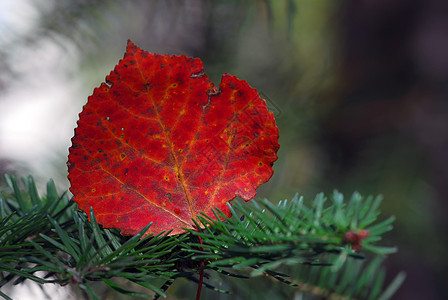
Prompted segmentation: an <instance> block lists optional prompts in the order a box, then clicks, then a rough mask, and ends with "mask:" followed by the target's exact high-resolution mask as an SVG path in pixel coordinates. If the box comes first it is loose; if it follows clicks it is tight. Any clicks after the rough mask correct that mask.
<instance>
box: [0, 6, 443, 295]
mask: <svg viewBox="0 0 448 300" xmlns="http://www.w3.org/2000/svg"><path fill="white" fill-rule="evenodd" d="M127 39H132V40H133V41H134V42H135V43H136V44H137V45H138V46H140V47H142V48H143V49H146V50H148V51H151V52H157V53H161V54H165V53H168V54H186V55H188V56H195V57H200V58H201V59H202V61H203V62H204V65H205V70H206V72H207V74H208V75H209V76H210V78H211V79H212V80H213V81H214V82H215V83H216V84H219V82H220V78H221V75H222V73H224V72H228V73H231V74H232V75H236V76H238V77H239V78H241V79H245V80H247V81H248V82H249V84H250V85H251V86H252V87H254V88H256V89H258V90H259V92H260V93H262V94H263V97H264V98H266V99H267V100H268V103H269V105H270V107H271V108H272V110H273V111H274V113H275V116H276V119H277V124H278V127H279V129H280V145H281V148H280V150H279V153H278V154H279V160H278V161H277V162H276V163H275V174H274V176H273V178H272V179H271V181H270V182H269V183H267V184H265V185H264V186H263V187H262V188H260V189H259V196H260V197H267V198H269V199H271V200H272V201H278V200H281V199H285V198H288V199H290V198H291V197H292V196H293V195H294V194H295V193H296V192H298V193H300V194H302V195H304V196H305V197H306V198H309V199H312V198H313V197H314V195H315V194H316V193H318V192H321V191H323V192H326V193H327V194H329V193H331V192H332V191H333V190H334V189H338V190H339V191H341V192H343V193H345V194H346V195H347V196H349V195H350V194H351V193H352V192H353V191H355V190H357V191H359V192H360V193H361V194H363V195H368V194H373V195H377V194H382V195H384V202H383V205H382V209H383V213H384V216H385V217H386V216H389V215H395V216H396V217H397V221H396V223H395V228H394V231H393V232H391V233H389V234H387V235H386V240H385V241H384V244H386V245H390V246H392V245H396V246H398V248H399V252H398V254H394V255H392V256H391V257H390V258H389V259H388V260H387V262H386V263H387V267H388V272H389V273H388V274H389V275H388V276H389V277H390V278H392V277H393V276H395V275H396V273H397V272H398V271H400V270H404V271H405V272H406V273H407V279H406V281H405V283H404V285H403V286H402V288H401V289H400V290H399V291H398V293H397V294H396V296H395V297H394V299H407V300H408V299H447V298H448V285H447V283H448V257H447V256H446V253H448V239H447V238H446V237H447V236H448V217H447V215H446V214H447V213H448V209H447V208H448V202H447V200H448V197H447V195H448V102H447V101H448V3H447V2H446V1H445V0H427V1H418V0H375V1H374V0H339V1H334V0H313V1H307V0H275V1H274V0H240V1H229V0H227V1H224V0H221V1H219V0H187V1H180V0H160V1H156V0H154V1H147V0H145V1H144V0H133V1H118V0H0V173H4V172H8V173H12V174H16V175H18V176H22V175H28V174H33V175H34V176H35V178H36V180H37V181H38V182H39V184H40V185H41V186H42V187H44V183H45V182H46V181H47V180H48V179H49V178H53V179H54V180H55V181H56V182H57V184H58V186H59V188H60V190H61V191H62V190H66V189H67V188H68V180H67V178H66V175H67V168H66V166H65V163H66V160H67V155H68V147H69V146H70V138H71V137H72V135H73V129H74V127H75V126H76V120H77V117H78V113H79V112H80V111H81V109H82V106H83V105H84V104H85V103H86V101H87V97H88V96H89V95H90V94H91V93H92V92H93V89H94V88H95V87H97V86H99V85H100V83H101V82H102V81H103V80H104V78H105V76H106V75H107V74H108V73H109V72H110V71H111V70H112V69H113V68H114V66H115V65H116V64H117V63H118V60H119V59H121V58H122V57H123V53H124V51H125V46H126V41H127ZM264 284H266V282H265V283H264ZM258 287H259V286H258ZM276 287H277V290H276V291H283V293H287V295H292V294H293V292H285V291H284V290H285V289H286V290H287V289H290V288H289V287H287V286H282V287H278V286H276ZM182 288H183V287H182V286H181V287H179V288H174V289H173V290H172V293H174V294H176V295H172V296H170V297H172V298H171V299H187V298H188V297H187V296H185V298H182V296H180V295H181V294H182ZM254 288H256V287H254ZM194 289H195V287H192V290H191V291H189V292H188V293H187V294H186V295H188V294H189V295H192V294H193V293H194ZM179 290H180V291H181V292H179ZM271 291H275V289H272V290H271ZM233 292H234V293H236V294H238V293H240V297H241V299H249V296H247V297H246V296H245V295H248V294H247V293H250V289H249V288H246V290H244V289H242V288H241V287H239V288H235V290H234V291H233ZM245 293H246V294H245ZM271 293H272V292H271ZM288 293H289V294H288ZM17 295H18V294H17ZM53 295H55V294H53ZM265 295H266V297H268V296H269V299H277V298H276V297H275V294H269V295H268V294H265ZM12 296H14V295H12ZM206 296H207V297H206V298H207V299H208V297H210V298H212V297H213V298H215V299H220V295H219V294H217V293H215V292H212V291H207V292H206ZM23 297H24V296H22V298H19V296H17V299H25V298H23ZM13 298H16V297H13ZM34 299H35V300H36V299H37V298H36V296H35V297H34ZM54 299H60V298H54ZM67 299H69V298H67ZM266 299H268V298H266ZM285 299H292V298H291V297H290V298H288V296H285Z"/></svg>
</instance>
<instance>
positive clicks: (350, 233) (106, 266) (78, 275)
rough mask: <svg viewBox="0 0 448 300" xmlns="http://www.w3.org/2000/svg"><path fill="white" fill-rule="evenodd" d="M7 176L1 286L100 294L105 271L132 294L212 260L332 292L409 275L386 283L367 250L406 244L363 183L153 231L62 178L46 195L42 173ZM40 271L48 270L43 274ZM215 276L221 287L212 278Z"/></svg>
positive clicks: (243, 272)
mask: <svg viewBox="0 0 448 300" xmlns="http://www.w3.org/2000/svg"><path fill="white" fill-rule="evenodd" d="M5 180H6V183H7V185H8V187H9V189H10V191H11V192H6V191H4V192H2V193H1V194H0V195H1V197H0V225H1V227H0V228H1V229H0V271H1V278H0V287H1V286H3V285H4V284H6V283H7V282H10V281H12V282H13V283H18V282H21V281H23V280H25V279H30V280H33V281H36V282H38V283H41V284H44V283H48V282H54V283H59V284H61V285H64V284H68V283H72V284H76V285H78V286H79V288H81V289H82V290H84V291H85V293H86V294H87V295H89V297H90V298H91V299H99V297H98V296H97V295H95V293H94V292H93V290H92V288H91V287H90V283H91V282H94V281H102V282H104V283H105V284H107V285H108V286H110V287H111V288H112V289H115V290H117V291H119V292H120V293H124V294H126V295H129V296H132V297H146V298H147V297H153V296H154V297H156V298H157V297H159V296H162V297H165V296H166V295H165V291H166V289H167V288H168V287H169V286H170V285H171V284H172V283H173V282H174V281H175V279H176V278H179V277H185V278H187V279H190V280H192V281H196V276H197V273H198V271H199V270H200V269H205V270H206V271H208V272H211V271H213V272H218V273H220V274H223V275H225V276H234V277H240V278H247V277H252V276H258V275H262V274H263V275H266V276H269V277H271V278H273V279H276V280H279V281H280V282H283V283H286V284H288V285H290V286H296V287H298V288H299V289H300V290H302V291H303V292H304V293H314V294H318V295H320V296H323V297H327V298H329V299H342V298H344V299H354V298H362V299H377V298H378V297H383V298H384V299H386V298H388V297H390V296H392V295H393V292H394V291H395V290H396V289H397V288H398V287H399V285H400V283H401V281H402V280H403V275H401V274H400V275H399V276H398V277H397V278H396V281H395V282H393V283H392V284H391V285H390V286H389V288H388V289H384V288H383V281H384V272H385V271H384V270H383V269H382V268H381V267H380V265H381V260H380V259H373V260H372V261H371V262H370V264H368V265H366V264H365V263H364V258H365V256H364V253H366V252H367V253H369V252H370V254H371V255H374V256H375V255H376V256H381V257H385V256H386V255H388V254H390V253H393V252H395V251H396V249H395V248H392V247H382V246H378V245H377V242H378V241H380V240H381V237H382V235H383V234H384V233H385V232H387V231H390V230H391V229H392V225H391V224H392V222H393V218H392V217H391V218H388V219H386V220H383V221H380V222H378V219H377V218H378V216H379V215H380V212H379V205H380V202H381V198H379V197H377V198H373V197H368V198H367V199H363V198H362V197H361V196H360V195H359V194H358V193H355V194H353V196H352V197H351V198H350V200H349V201H348V202H344V198H343V195H342V194H340V193H337V192H335V193H334V194H333V196H332V198H331V201H329V200H327V199H326V198H325V197H324V195H323V194H319V195H317V196H316V198H315V199H314V202H313V203H312V205H311V206H310V207H307V206H306V205H305V204H304V203H303V199H302V198H301V197H300V198H299V197H298V196H297V195H296V196H295V197H294V198H293V199H292V200H291V201H286V200H285V201H281V202H280V203H279V204H278V205H277V206H276V205H273V204H272V203H271V202H269V201H268V200H266V199H264V200H261V201H260V203H258V202H257V201H254V200H252V201H250V202H249V203H241V202H238V201H233V203H232V206H230V209H231V210H232V213H233V216H232V217H230V218H229V217H226V216H225V215H224V214H223V213H222V212H221V211H219V210H214V216H207V215H205V214H204V215H202V216H199V217H198V221H195V222H196V225H197V228H198V229H199V230H197V231H195V230H188V233H186V234H183V235H176V236H169V235H168V234H169V232H165V233H160V234H157V235H149V236H146V237H144V238H143V236H144V234H145V232H146V231H147V230H148V228H149V227H150V226H151V224H148V226H146V227H145V228H144V229H143V230H142V231H141V232H140V233H139V234H137V235H136V236H134V237H125V236H122V235H120V234H119V232H118V231H117V230H110V229H103V228H102V227H101V226H100V225H98V223H97V222H96V218H95V215H94V212H93V211H91V212H90V216H89V217H90V220H91V222H89V220H88V218H87V215H85V214H84V213H83V212H81V211H78V210H77V209H76V207H75V204H74V203H73V202H72V201H70V200H69V198H68V196H67V195H66V194H65V193H64V194H62V195H61V196H59V195H58V194H57V192H56V189H55V187H54V184H53V182H52V181H50V182H49V183H48V184H47V195H46V197H42V198H40V197H39V196H38V194H37V189H36V187H35V184H34V181H33V179H32V177H28V178H27V179H26V180H23V185H24V188H22V189H20V188H19V184H18V183H17V181H16V180H15V178H14V177H10V176H5ZM367 235H368V236H367ZM199 237H200V238H201V239H202V244H201V243H199V240H198V238H199ZM361 249H362V254H361V253H358V251H359V250H361ZM201 262H203V263H201ZM284 266H293V267H294V269H293V270H292V271H291V272H290V273H289V274H290V275H291V277H289V276H288V275H285V274H281V273H279V272H278V271H277V270H278V269H279V268H280V269H281V268H282V267H284ZM286 269H288V267H286ZM248 270H252V271H250V272H249V273H248ZM38 271H43V272H44V274H46V275H45V276H38V275H36V274H42V273H36V272H38ZM353 274H355V275H353ZM359 274H361V275H360V276H357V277H356V275H359ZM247 275H248V276H247ZM354 276H355V277H354ZM114 277H119V278H124V279H127V280H129V281H131V282H134V283H136V284H138V285H141V286H143V287H145V288H147V289H148V290H149V291H151V292H152V295H151V293H150V294H138V293H135V292H133V291H128V290H126V289H124V288H123V287H121V286H119V285H118V284H116V283H115V282H113V281H111V279H112V278H114ZM354 283H355V284H354ZM205 286H206V287H209V288H212V289H215V290H218V289H216V288H215V287H214V286H213V285H212V284H210V283H207V282H206V283H205ZM381 295H382V296H381ZM0 296H2V297H4V298H6V299H8V297H7V295H5V294H0Z"/></svg>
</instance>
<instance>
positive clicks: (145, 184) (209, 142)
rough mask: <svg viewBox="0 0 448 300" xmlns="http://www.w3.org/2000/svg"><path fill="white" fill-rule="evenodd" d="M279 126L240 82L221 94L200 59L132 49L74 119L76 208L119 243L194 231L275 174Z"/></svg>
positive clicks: (225, 80)
mask: <svg viewBox="0 0 448 300" xmlns="http://www.w3.org/2000/svg"><path fill="white" fill-rule="evenodd" d="M278 148H279V144H278V128H277V127H276V125H275V120H274V116H273V114H272V113H271V112H268V110H267V108H266V102H265V101H264V100H263V99H261V98H260V97H259V95H258V93H257V91H256V90H254V89H252V88H251V87H250V86H249V85H248V84H247V82H246V81H243V80H239V79H238V78H236V77H235V76H231V75H229V74H224V75H223V76H222V81H221V84H220V85H219V88H217V87H215V86H214V85H213V83H212V82H211V81H210V80H209V78H208V76H207V75H205V74H204V70H203V65H202V62H201V60H199V59H198V58H195V59H194V58H189V57H186V56H169V55H159V54H151V53H149V52H146V51H143V50H141V49H140V48H138V47H137V46H135V45H134V44H133V43H132V42H131V41H129V42H128V45H127V50H126V53H125V55H124V58H123V59H122V60H121V61H120V62H119V63H118V65H117V66H116V67H115V70H113V71H112V72H111V73H110V74H109V76H107V77H106V82H105V83H102V84H101V86H100V87H99V88H96V89H95V90H94V92H93V95H92V96H90V97H89V100H88V103H87V104H86V105H85V106H84V109H83V111H82V112H81V113H80V115H79V121H78V127H77V128H76V129H75V136H74V137H73V139H72V147H71V148H70V154H69V158H68V166H69V176H68V177H69V180H70V183H71V188H70V191H71V192H72V193H73V195H74V200H75V202H77V203H78V205H79V207H80V209H82V210H84V211H86V212H87V211H89V209H90V207H93V209H94V211H95V215H96V217H97V219H98V222H99V223H101V224H102V225H103V226H104V227H107V228H119V229H120V230H121V232H122V234H124V235H133V234H136V233H137V232H139V231H140V230H141V229H142V228H143V227H144V226H146V225H147V224H148V223H149V222H151V221H152V222H153V225H152V227H151V228H150V230H151V232H156V233H158V232H160V231H162V230H170V229H173V231H172V233H171V234H178V233H182V232H184V230H182V229H181V227H186V228H193V222H192V220H191V219H192V218H195V217H196V215H197V214H198V213H199V212H201V211H202V212H205V213H207V214H209V215H210V214H211V213H212V212H211V207H218V208H219V209H221V210H222V211H224V212H225V213H226V214H227V215H230V211H229V209H228V207H227V206H226V202H228V201H230V200H232V199H234V198H235V197H236V196H240V197H242V198H243V199H245V200H250V199H251V198H253V197H254V196H255V190H256V189H257V188H258V186H260V184H263V183H265V182H266V181H268V180H269V178H270V177H271V176H272V173H273V171H272V164H273V162H274V161H275V160H276V159H277V154H276V152H277V150H278Z"/></svg>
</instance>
